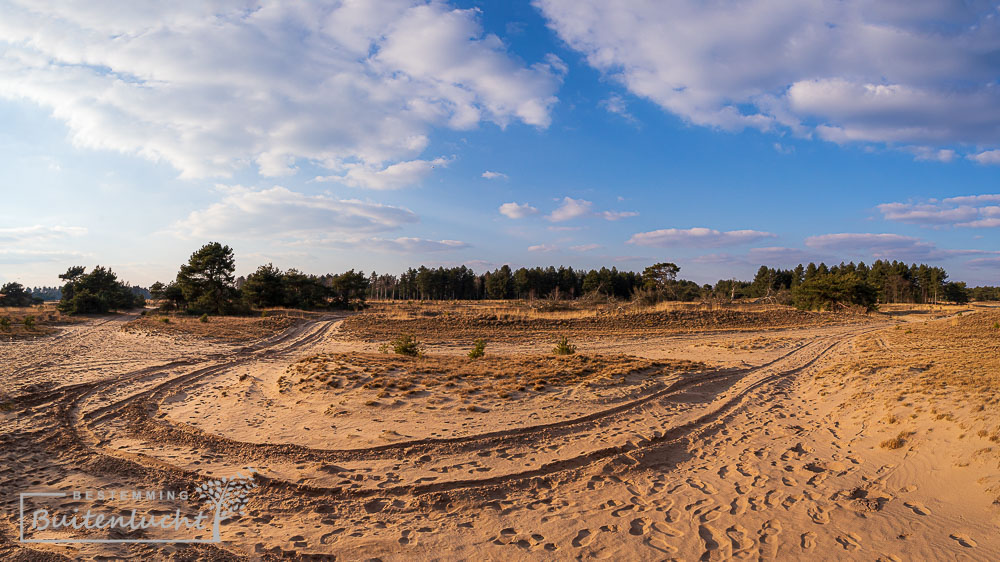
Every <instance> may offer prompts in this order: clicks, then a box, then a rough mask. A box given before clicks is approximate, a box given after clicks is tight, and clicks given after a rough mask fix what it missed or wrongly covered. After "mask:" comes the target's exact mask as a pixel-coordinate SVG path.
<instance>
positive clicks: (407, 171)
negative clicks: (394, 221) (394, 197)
mask: <svg viewBox="0 0 1000 562" xmlns="http://www.w3.org/2000/svg"><path fill="white" fill-rule="evenodd" d="M449 163H450V160H448V159H447V158H436V159H434V160H410V161H407V162H398V163H396V164H392V165H390V166H386V167H385V168H383V169H378V168H377V167H372V166H366V165H363V164H349V165H347V173H345V174H344V175H342V176H321V177H318V178H316V179H317V180H319V181H338V182H340V183H343V184H345V185H349V186H351V187H362V188H368V189H376V190H380V191H385V190H390V189H401V188H404V187H409V186H411V185H414V184H417V183H419V182H420V181H421V180H423V179H424V178H425V177H427V175H429V174H430V173H431V170H433V169H434V168H438V167H440V168H444V167H446V166H447V165H448V164H449Z"/></svg>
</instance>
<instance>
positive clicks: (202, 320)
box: [198, 314, 208, 324]
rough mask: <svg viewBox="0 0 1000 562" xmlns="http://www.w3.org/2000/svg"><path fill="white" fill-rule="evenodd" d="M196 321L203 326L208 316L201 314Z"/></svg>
mask: <svg viewBox="0 0 1000 562" xmlns="http://www.w3.org/2000/svg"><path fill="white" fill-rule="evenodd" d="M198 321H199V322H201V323H203V324H206V323H208V314H202V315H201V318H198Z"/></svg>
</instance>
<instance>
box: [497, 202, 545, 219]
mask: <svg viewBox="0 0 1000 562" xmlns="http://www.w3.org/2000/svg"><path fill="white" fill-rule="evenodd" d="M537 212H538V209H536V208H534V207H532V206H531V205H529V204H527V203H524V204H523V205H522V204H518V203H515V202H510V203H504V204H503V205H500V214H501V215H504V216H505V217H507V218H511V219H523V218H524V217H526V216H528V215H534V214H535V213H537Z"/></svg>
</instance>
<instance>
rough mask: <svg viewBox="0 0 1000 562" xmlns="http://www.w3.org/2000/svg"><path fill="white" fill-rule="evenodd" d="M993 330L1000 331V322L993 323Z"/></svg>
mask: <svg viewBox="0 0 1000 562" xmlns="http://www.w3.org/2000/svg"><path fill="white" fill-rule="evenodd" d="M993 329H994V330H1000V321H998V322H994V323H993Z"/></svg>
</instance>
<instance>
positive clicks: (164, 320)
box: [160, 317, 170, 324]
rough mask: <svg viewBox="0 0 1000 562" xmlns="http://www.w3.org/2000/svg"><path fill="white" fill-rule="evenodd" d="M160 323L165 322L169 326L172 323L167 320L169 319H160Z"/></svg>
mask: <svg viewBox="0 0 1000 562" xmlns="http://www.w3.org/2000/svg"><path fill="white" fill-rule="evenodd" d="M160 322H163V323H164V324H169V323H170V319H169V318H167V317H163V318H160Z"/></svg>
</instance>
